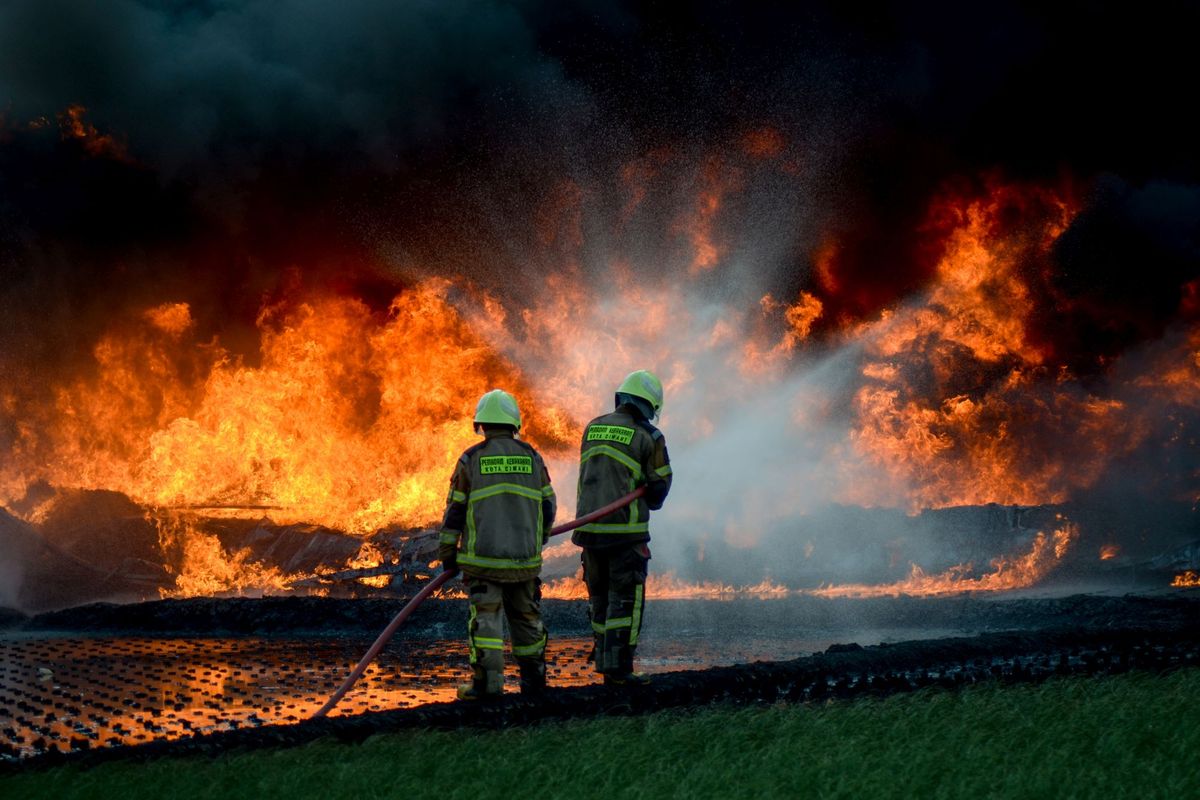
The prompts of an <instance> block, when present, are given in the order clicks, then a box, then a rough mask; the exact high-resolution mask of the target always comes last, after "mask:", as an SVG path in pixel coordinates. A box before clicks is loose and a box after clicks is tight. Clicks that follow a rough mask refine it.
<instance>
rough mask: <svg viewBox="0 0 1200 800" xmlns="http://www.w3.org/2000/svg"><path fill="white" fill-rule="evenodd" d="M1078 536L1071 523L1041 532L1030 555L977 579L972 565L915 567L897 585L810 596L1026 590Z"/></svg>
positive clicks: (1003, 561) (998, 563)
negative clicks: (931, 570) (929, 570)
mask: <svg viewBox="0 0 1200 800" xmlns="http://www.w3.org/2000/svg"><path fill="white" fill-rule="evenodd" d="M1078 535H1079V532H1078V529H1077V528H1076V526H1074V525H1072V524H1067V525H1065V526H1063V527H1062V528H1059V529H1058V530H1056V531H1054V533H1053V534H1052V535H1050V536H1046V535H1045V534H1044V533H1042V532H1040V531H1039V532H1038V534H1037V536H1036V537H1034V540H1033V544H1032V546H1031V547H1030V550H1029V552H1028V553H1026V554H1025V555H1023V556H1018V557H1015V558H1006V557H1000V558H997V559H995V560H994V561H992V567H993V571H992V572H989V573H986V574H984V575H980V576H978V577H970V573H971V565H970V564H960V565H958V566H955V567H951V568H950V569H948V570H947V571H945V572H943V573H941V574H940V575H926V574H925V572H924V570H922V569H921V568H920V567H918V566H917V565H916V564H913V565H912V572H911V573H910V574H909V576H908V577H907V578H905V579H904V580H901V581H897V582H896V583H890V584H884V585H879V586H871V585H866V584H846V585H842V586H827V587H824V588H821V589H814V590H812V591H810V592H809V594H813V595H816V596H818V597H899V596H900V595H907V596H912V597H923V596H930V595H941V594H958V593H961V592H998V591H1010V590H1012V589H1024V588H1026V587H1029V586H1033V585H1034V584H1035V583H1037V582H1038V581H1040V580H1041V579H1042V578H1044V577H1045V576H1046V574H1047V573H1049V571H1050V570H1051V569H1052V568H1053V567H1054V566H1055V565H1056V564H1058V562H1059V561H1061V560H1062V557H1063V556H1064V555H1065V554H1066V552H1067V550H1068V549H1069V548H1070V546H1071V544H1072V543H1073V542H1074V541H1075V539H1077V538H1078Z"/></svg>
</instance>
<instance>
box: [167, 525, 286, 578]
mask: <svg viewBox="0 0 1200 800" xmlns="http://www.w3.org/2000/svg"><path fill="white" fill-rule="evenodd" d="M153 519H154V522H155V524H156V525H157V526H158V534H159V543H160V545H161V546H162V549H163V552H164V553H167V554H169V555H168V557H169V558H171V559H172V560H175V561H177V562H178V563H179V564H180V567H179V570H178V573H177V574H176V576H175V586H174V589H172V590H170V591H167V590H164V591H163V592H162V595H163V596H164V597H211V596H213V595H221V594H247V593H254V594H261V593H263V592H264V591H270V590H272V589H274V590H277V591H283V590H284V589H285V588H286V582H287V579H286V578H285V576H284V575H282V574H281V573H280V572H279V571H278V570H277V569H274V568H271V567H264V566H263V565H261V564H259V563H257V562H255V561H253V560H251V558H250V553H249V551H248V550H239V551H237V552H232V553H231V552H228V551H226V550H225V548H224V547H222V545H221V542H220V541H219V540H218V539H217V537H216V536H213V535H212V534H208V533H205V532H203V531H201V530H198V529H197V528H196V526H195V520H194V519H191V518H188V517H186V516H182V515H175V514H168V515H161V516H158V517H155V518H153Z"/></svg>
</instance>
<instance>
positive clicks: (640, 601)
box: [629, 583, 646, 647]
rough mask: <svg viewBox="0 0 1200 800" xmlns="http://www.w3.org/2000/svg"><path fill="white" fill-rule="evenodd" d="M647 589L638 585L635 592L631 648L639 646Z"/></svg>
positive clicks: (630, 639)
mask: <svg viewBox="0 0 1200 800" xmlns="http://www.w3.org/2000/svg"><path fill="white" fill-rule="evenodd" d="M645 593H646V587H645V586H643V585H642V584H640V583H639V584H638V585H637V586H636V587H635V588H634V590H633V624H632V625H630V626H629V627H630V631H629V646H630V647H632V646H633V645H635V644H637V640H638V633H640V632H641V630H642V606H644V605H645V602H644V599H645Z"/></svg>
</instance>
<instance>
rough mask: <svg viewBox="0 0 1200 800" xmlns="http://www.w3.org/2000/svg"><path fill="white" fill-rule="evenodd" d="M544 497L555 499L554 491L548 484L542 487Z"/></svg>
mask: <svg viewBox="0 0 1200 800" xmlns="http://www.w3.org/2000/svg"><path fill="white" fill-rule="evenodd" d="M542 497H554V489H553V487H551V486H550V484H546V485H545V486H543V487H542Z"/></svg>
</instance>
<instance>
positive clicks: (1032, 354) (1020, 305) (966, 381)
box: [825, 185, 1141, 511]
mask: <svg viewBox="0 0 1200 800" xmlns="http://www.w3.org/2000/svg"><path fill="white" fill-rule="evenodd" d="M1014 207H1016V208H1019V209H1021V211H1022V214H1021V217H1022V219H1023V220H1024V221H1025V228H1024V229H1023V230H1022V232H1021V234H1020V235H1019V236H1018V235H1015V234H1013V233H1011V232H1010V231H1008V230H1007V227H1006V219H1008V217H1009V216H1011V214H1012V209H1013V208H1014ZM1075 213H1076V208H1075V206H1074V205H1073V204H1071V203H1070V202H1067V201H1066V200H1063V199H1062V198H1060V197H1059V196H1058V195H1056V194H1054V193H1050V192H1045V191H1041V190H1024V189H1021V188H1019V187H1010V186H1002V185H998V186H994V187H993V188H992V191H991V194H990V195H988V196H987V197H984V198H982V199H974V200H970V201H967V202H962V201H957V200H954V201H948V202H947V204H946V205H944V206H942V207H939V208H937V209H935V210H934V212H933V213H932V215H931V216H933V217H935V218H937V219H938V220H939V223H938V224H939V226H942V227H945V228H946V229H947V230H948V231H949V233H948V235H947V238H946V242H945V248H944V252H943V255H942V257H941V260H940V262H939V263H938V267H937V278H936V280H935V282H934V284H933V285H932V287H931V288H930V290H929V292H928V295H927V296H926V297H925V298H924V299H923V300H922V301H920V302H914V303H910V304H907V305H904V306H901V307H899V308H895V309H892V310H889V311H887V312H885V313H884V314H883V315H882V317H881V318H880V319H879V320H878V321H877V322H874V323H870V324H867V325H865V326H860V327H859V328H857V329H856V330H855V331H854V335H855V336H856V337H857V338H858V339H859V340H860V341H861V342H862V345H863V347H864V351H865V354H866V358H865V361H864V364H863V367H862V376H863V378H864V381H863V385H862V386H861V388H860V389H859V390H858V391H857V393H856V395H855V397H854V404H855V412H856V417H857V420H858V422H857V424H856V425H855V426H854V427H853V429H852V430H851V433H850V443H851V445H852V448H853V452H854V453H855V454H857V456H858V457H859V458H861V459H862V461H863V464H864V465H868V466H869V467H870V468H872V469H879V468H882V469H883V470H884V472H885V474H888V475H890V476H891V480H892V483H891V486H890V487H884V486H880V485H879V482H878V481H855V480H848V481H847V482H846V484H847V485H848V486H850V487H851V490H850V491H849V492H848V494H847V495H846V496H845V497H843V500H844V501H846V502H854V503H859V504H862V505H880V504H883V505H889V504H893V505H902V506H903V505H907V506H908V507H909V508H910V509H911V510H913V511H917V510H919V509H922V508H938V507H944V506H953V505H972V504H982V503H989V502H997V503H1004V504H1022V505H1034V504H1040V503H1055V502H1062V501H1063V500H1065V499H1066V498H1067V497H1069V496H1070V494H1071V492H1072V490H1074V489H1076V488H1080V487H1086V486H1089V485H1091V484H1092V483H1093V482H1094V481H1095V480H1096V478H1097V477H1098V475H1099V474H1100V472H1101V470H1102V469H1103V468H1104V467H1105V466H1106V465H1107V464H1108V463H1109V460H1110V458H1111V457H1112V456H1113V455H1115V454H1116V453H1119V452H1123V451H1126V450H1128V449H1130V448H1131V447H1132V446H1133V445H1134V444H1135V443H1136V442H1137V441H1138V439H1139V437H1140V435H1141V428H1140V427H1139V426H1136V425H1133V424H1132V423H1131V421H1130V419H1129V417H1130V414H1129V409H1127V408H1126V406H1125V404H1124V403H1123V402H1122V401H1120V400H1117V399H1111V398H1102V397H1096V396H1091V395H1089V394H1087V393H1086V392H1085V391H1083V390H1082V388H1081V387H1080V386H1079V385H1078V384H1076V383H1074V382H1073V381H1070V380H1069V376H1067V378H1068V380H1065V381H1064V380H1060V381H1059V382H1058V384H1050V383H1049V381H1048V380H1047V369H1046V368H1047V364H1046V354H1045V353H1044V351H1043V349H1042V348H1041V347H1039V346H1038V345H1037V344H1035V343H1033V342H1032V341H1031V339H1030V336H1029V334H1028V333H1027V320H1026V314H1027V313H1028V309H1029V308H1030V307H1031V303H1030V302H1029V288H1028V285H1027V281H1026V279H1025V278H1024V277H1023V275H1024V273H1023V270H1025V269H1027V268H1028V267H1027V264H1028V263H1029V262H1031V261H1032V262H1035V263H1036V262H1037V261H1038V260H1039V259H1041V258H1043V257H1044V256H1045V253H1046V252H1047V250H1048V248H1049V247H1050V246H1051V245H1052V244H1053V242H1054V241H1055V239H1056V238H1057V237H1058V235H1059V234H1060V233H1061V232H1062V231H1063V230H1064V229H1065V228H1066V226H1067V225H1069V224H1070V221H1071V219H1072V218H1073V217H1074V215H1075ZM826 257H827V258H836V253H834V254H833V255H827V256H826ZM830 269H831V267H829V266H826V267H825V270H826V271H828V270H830ZM1075 443H1081V444H1078V445H1076V444H1075ZM1082 443H1086V444H1082ZM1057 446H1062V447H1075V448H1077V449H1078V450H1080V451H1081V452H1082V453H1085V455H1080V456H1078V457H1072V458H1070V459H1068V458H1065V457H1063V456H1061V455H1056V454H1055V453H1054V452H1053V451H1054V448H1055V447H1057ZM849 469H850V470H851V471H853V470H854V467H853V466H850V467H849ZM856 487H866V488H865V490H863V491H858V490H857V488H856Z"/></svg>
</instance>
